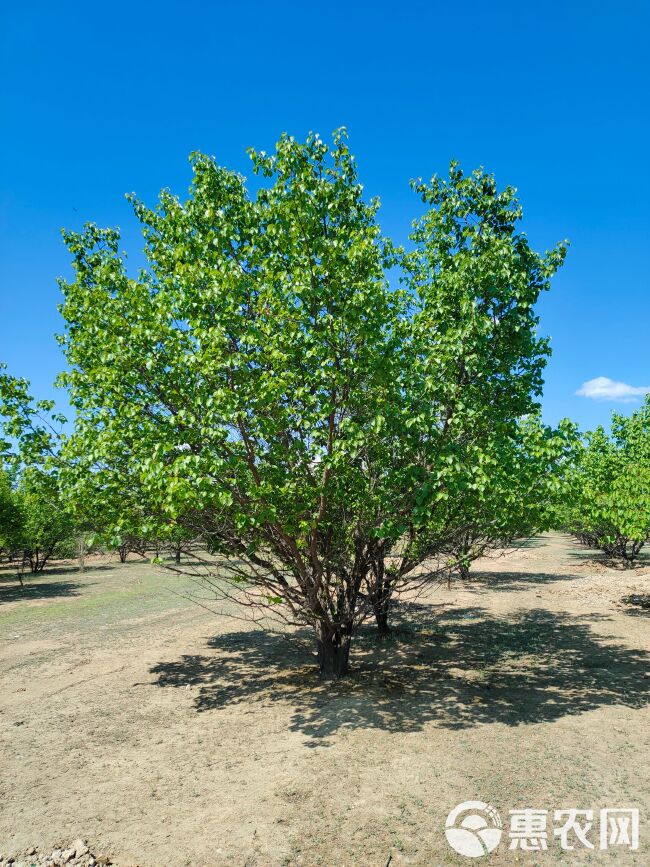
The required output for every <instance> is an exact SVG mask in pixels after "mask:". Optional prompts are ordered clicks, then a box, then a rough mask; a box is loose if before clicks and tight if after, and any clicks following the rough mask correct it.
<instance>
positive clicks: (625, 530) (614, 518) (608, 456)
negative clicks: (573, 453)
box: [561, 396, 650, 565]
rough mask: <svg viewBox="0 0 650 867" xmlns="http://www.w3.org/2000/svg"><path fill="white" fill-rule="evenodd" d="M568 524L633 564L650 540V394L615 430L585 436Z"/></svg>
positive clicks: (615, 422)
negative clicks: (608, 432)
mask: <svg viewBox="0 0 650 867" xmlns="http://www.w3.org/2000/svg"><path fill="white" fill-rule="evenodd" d="M561 520H562V523H563V525H564V526H565V527H566V528H567V529H568V530H569V531H570V532H572V533H575V534H576V535H577V536H578V538H580V539H581V541H583V542H584V543H586V544H588V545H589V546H590V547H594V548H600V549H602V550H603V551H604V552H605V553H606V554H608V555H609V556H612V557H616V558H619V559H621V560H623V561H624V562H625V563H626V564H628V565H629V564H632V563H633V562H634V560H635V559H636V558H637V556H638V554H639V552H640V551H641V549H642V548H643V546H644V544H645V543H646V542H647V541H648V539H650V396H649V397H646V400H645V403H644V405H643V407H641V408H640V409H638V410H637V411H635V412H633V413H632V414H631V415H630V416H624V415H621V414H619V413H614V414H613V415H612V425H611V434H609V435H608V434H607V433H606V431H605V430H604V428H603V427H598V428H596V430H595V431H593V432H592V433H590V434H587V435H586V436H585V439H584V447H583V448H582V450H581V451H580V453H579V455H578V459H577V461H576V464H575V467H574V469H573V472H572V474H571V477H570V491H569V496H567V497H566V500H565V504H564V508H563V509H562V510H561Z"/></svg>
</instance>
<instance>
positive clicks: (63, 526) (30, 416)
mask: <svg viewBox="0 0 650 867" xmlns="http://www.w3.org/2000/svg"><path fill="white" fill-rule="evenodd" d="M53 410H54V404H53V402H52V401H38V402H35V401H34V400H33V399H32V396H31V395H30V393H29V383H28V382H27V381H26V380H25V379H18V378H16V377H13V376H10V375H9V374H7V373H6V372H5V366H4V365H0V431H1V432H2V433H3V434H5V435H7V436H9V437H10V438H11V439H10V440H7V441H2V443H0V449H1V451H2V453H3V455H4V461H5V463H6V464H7V465H8V467H9V468H10V471H11V476H12V479H13V480H15V484H14V485H13V486H12V488H11V501H12V503H13V510H14V511H13V514H14V518H13V523H12V527H11V531H10V533H9V536H8V540H9V542H8V543H9V546H10V547H11V549H12V550H13V551H14V552H20V554H21V556H22V567H21V568H24V567H25V566H27V565H28V566H29V568H30V570H31V572H34V573H35V572H41V571H42V570H43V569H44V568H45V565H46V564H47V562H48V560H49V559H50V558H51V557H52V556H55V555H60V556H69V555H70V554H71V553H72V550H73V548H74V528H73V524H72V519H71V516H70V513H69V511H68V509H67V503H66V502H65V501H64V499H63V498H62V496H61V493H60V480H59V473H60V469H61V458H60V446H61V443H62V441H63V439H64V437H63V433H62V428H63V425H64V424H65V421H66V420H65V418H64V417H63V416H61V415H59V414H57V413H55V412H53ZM21 580H22V579H21Z"/></svg>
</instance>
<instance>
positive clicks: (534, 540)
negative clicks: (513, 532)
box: [506, 536, 548, 551]
mask: <svg viewBox="0 0 650 867" xmlns="http://www.w3.org/2000/svg"><path fill="white" fill-rule="evenodd" d="M547 545H548V539H545V538H544V537H543V536H531V537H530V539H523V540H520V541H518V542H514V543H513V544H512V545H510V546H506V551H518V550H519V549H520V548H545V547H546V546H547Z"/></svg>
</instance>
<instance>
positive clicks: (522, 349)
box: [61, 132, 563, 678]
mask: <svg viewBox="0 0 650 867" xmlns="http://www.w3.org/2000/svg"><path fill="white" fill-rule="evenodd" d="M250 155H251V158H252V161H253V167H254V171H255V172H256V174H257V175H258V176H260V178H261V180H262V183H261V184H260V188H259V189H258V191H257V193H256V194H255V195H254V196H252V195H250V194H249V193H248V191H247V190H246V188H245V185H244V179H243V178H242V177H241V176H239V175H237V174H236V173H234V172H231V171H229V170H227V169H225V168H221V167H219V166H217V165H216V164H215V162H214V161H213V160H212V159H210V158H208V157H205V156H203V155H201V154H195V155H194V156H193V157H192V168H193V172H194V177H193V183H192V187H191V191H190V198H189V199H188V200H187V201H186V202H184V203H181V202H180V201H179V200H178V199H177V198H175V197H174V196H172V195H171V194H170V193H169V192H163V193H162V194H161V197H160V203H159V205H158V207H157V208H155V209H153V210H150V209H148V208H147V207H145V206H144V205H143V204H142V203H140V202H138V201H137V200H135V199H133V203H134V208H135V213H136V216H137V217H138V219H139V220H140V222H141V224H142V227H143V231H144V235H145V239H146V248H145V252H146V256H147V259H148V262H149V267H148V269H147V270H146V271H143V272H142V273H140V274H139V275H138V277H137V278H133V277H129V276H128V274H127V271H126V265H125V261H124V258H123V256H122V255H121V254H120V252H119V236H118V233H117V232H116V231H115V230H110V229H99V228H97V227H96V226H94V225H92V224H90V225H87V226H86V228H85V230H84V232H82V233H73V232H69V233H66V234H65V240H66V243H67V245H68V248H69V250H70V252H71V254H72V257H73V264H74V268H75V279H74V281H73V282H65V281H62V284H61V285H62V289H63V291H64V295H65V302H64V304H63V306H62V313H63V316H64V318H65V320H66V333H65V335H64V336H63V337H62V343H63V346H64V348H65V352H66V356H67V359H68V362H69V372H67V373H66V374H65V375H64V376H63V377H62V382H64V383H65V384H66V385H67V386H68V388H69V390H70V398H71V402H72V404H73V406H74V407H75V408H76V410H77V418H76V423H75V431H74V433H73V435H72V437H71V439H70V442H69V443H68V444H67V445H66V453H67V454H68V455H69V456H70V461H71V465H72V466H73V470H72V471H71V472H72V475H74V473H75V470H74V467H75V461H77V463H76V466H78V467H81V468H82V469H80V470H79V472H83V473H87V472H88V468H87V466H85V464H84V461H83V460H80V459H79V456H80V455H86V456H87V457H88V458H89V459H90V460H92V462H93V466H94V468H95V469H94V471H93V473H98V472H99V470H100V468H101V467H102V466H108V467H109V468H110V467H112V466H115V465H116V464H119V463H120V462H123V461H125V462H126V463H127V465H128V468H129V474H130V476H131V477H134V478H135V479H136V480H137V485H138V488H139V490H140V491H141V492H142V497H143V501H144V502H146V512H147V515H149V516H151V525H152V526H151V529H152V530H154V531H155V530H156V529H160V530H161V531H164V528H165V527H168V526H169V525H170V524H173V525H175V526H183V527H185V528H186V529H187V530H188V532H190V531H191V533H192V534H198V535H200V536H201V538H202V539H203V540H204V541H205V543H206V544H207V545H208V546H209V549H210V551H211V552H212V553H213V554H214V555H215V557H217V558H218V559H219V564H218V567H219V575H220V580H219V581H217V582H214V586H215V589H216V592H218V593H221V594H223V595H227V596H233V597H235V598H237V600H238V601H239V602H241V603H242V604H245V605H250V606H252V607H254V608H255V609H260V608H261V609H263V611H264V612H266V613H267V614H272V613H274V612H275V613H277V614H278V615H279V616H282V617H284V618H286V620H288V621H290V622H292V623H299V624H308V625H309V626H311V627H312V628H313V630H314V633H315V636H316V647H317V653H318V660H319V668H320V671H321V675H322V676H323V677H324V678H333V677H339V676H341V675H342V674H344V673H345V672H346V670H347V667H348V655H349V649H350V642H351V639H352V636H353V634H354V632H355V629H356V628H357V626H358V625H359V623H360V622H361V621H362V620H363V619H364V618H365V617H366V616H367V615H368V614H369V613H372V611H373V610H376V606H377V604H380V605H381V604H382V600H383V595H382V594H385V585H386V584H388V593H387V596H386V598H387V599H390V598H391V596H392V594H393V593H394V592H395V591H396V589H398V588H400V587H403V586H405V585H406V582H407V581H408V580H409V579H408V576H411V580H413V581H419V580H420V576H419V573H418V572H417V570H416V567H417V566H419V565H420V564H422V563H423V562H424V561H426V559H427V558H428V557H429V556H430V555H431V553H432V551H433V550H434V545H435V544H436V543H437V536H436V531H437V527H436V525H435V516H436V509H437V508H438V506H439V503H440V502H441V501H443V500H446V499H449V498H450V497H453V496H454V494H455V492H456V491H457V490H458V489H459V488H461V487H462V486H465V485H466V484H467V483H468V480H471V479H472V478H473V477H475V476H480V475H481V454H482V450H481V441H482V437H483V436H484V434H485V432H486V431H487V430H489V429H494V428H495V425H496V426H497V428H503V429H504V430H507V429H511V428H513V427H514V426H515V424H516V418H517V417H518V416H520V415H521V414H522V413H526V412H529V411H530V410H531V408H533V407H534V405H535V403H534V396H535V395H536V394H538V393H539V391H540V389H541V370H542V368H543V365H544V359H545V356H546V354H547V345H546V342H545V341H544V340H540V339H539V338H537V336H536V335H535V333H534V329H535V325H536V321H537V320H536V318H535V316H534V314H533V312H532V306H533V304H534V302H535V301H536V299H537V296H538V294H539V292H540V291H541V290H543V289H544V288H546V286H547V285H548V280H549V278H550V276H551V275H552V273H553V272H554V270H555V268H556V267H557V266H558V265H559V264H560V262H561V260H562V257H563V249H562V248H559V249H558V250H556V251H554V252H553V253H551V254H548V255H547V256H546V257H542V256H538V255H537V254H535V253H533V252H532V251H531V250H530V248H529V246H528V243H527V241H526V240H525V237H524V236H523V235H518V234H516V233H515V231H514V224H515V222H516V220H517V219H518V218H519V216H520V211H519V209H518V206H517V205H516V202H515V199H514V193H513V191H512V190H506V191H504V192H502V193H499V192H498V191H497V189H496V185H495V183H494V181H493V179H492V178H491V177H490V176H489V175H486V174H485V173H483V172H475V173H474V174H473V175H471V176H470V177H468V178H465V177H464V176H463V175H462V173H461V172H460V170H459V169H458V168H457V166H455V165H452V170H451V174H450V179H449V182H447V183H444V182H442V181H439V180H438V179H434V180H433V181H432V183H431V185H430V186H425V185H419V186H418V187H417V190H418V192H419V193H420V194H421V195H422V197H423V198H424V200H425V201H426V202H428V203H429V204H430V205H431V210H430V211H429V212H428V214H427V215H426V217H425V218H424V220H423V221H422V222H421V223H420V225H419V228H418V229H417V230H416V243H417V249H416V252H415V253H413V254H409V256H406V257H402V256H401V255H400V254H399V251H395V250H393V248H392V247H391V245H390V244H389V243H388V242H386V241H385V240H384V239H383V238H382V236H381V234H380V231H379V228H378V226H377V223H376V213H377V209H378V202H377V201H376V200H372V201H370V202H367V201H365V200H364V198H363V193H362V188H361V185H360V184H359V181H358V176H357V170H356V167H355V163H354V160H353V158H352V156H351V155H350V153H349V150H348V147H347V143H346V138H345V135H344V134H343V133H342V132H338V133H336V134H335V135H334V140H333V144H332V146H331V148H329V147H328V146H327V145H325V144H324V143H323V142H322V141H321V140H320V139H319V138H318V137H317V136H315V135H310V136H309V137H308V139H307V141H306V142H305V143H298V142H296V141H295V140H294V139H293V138H291V137H289V136H283V137H282V138H281V140H280V141H279V143H278V145H277V147H276V151H275V153H274V154H272V155H266V154H264V153H263V152H262V153H256V152H254V151H251V153H250ZM265 182H266V183H265ZM400 260H401V261H402V263H403V265H404V267H405V269H406V274H407V279H406V287H405V288H404V289H401V288H393V287H391V285H390V284H389V282H388V280H387V277H386V268H387V267H389V266H391V265H394V264H395V263H396V262H398V261H400ZM461 455H462V457H463V460H466V461H467V462H468V463H467V465H461V464H460V456H461ZM95 477H96V476H95V475H94V474H91V478H93V479H94V478H95ZM155 525H157V526H155ZM434 537H435V538H434ZM416 574H417V575H418V577H417V578H414V577H413V576H415V575H416ZM376 575H382V576H383V579H385V580H384V582H383V585H382V587H381V590H380V595H382V599H379V600H378V599H377V595H376V593H375V591H377V590H378V586H377V582H376V579H375V578H374V577H373V576H376ZM373 594H374V598H373Z"/></svg>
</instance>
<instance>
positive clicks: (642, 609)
mask: <svg viewBox="0 0 650 867" xmlns="http://www.w3.org/2000/svg"><path fill="white" fill-rule="evenodd" d="M621 602H622V603H623V604H624V605H626V606H627V608H626V609H625V613H626V614H631V615H632V616H633V617H650V593H631V594H630V595H629V596H624V597H623V598H622V599H621Z"/></svg>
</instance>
